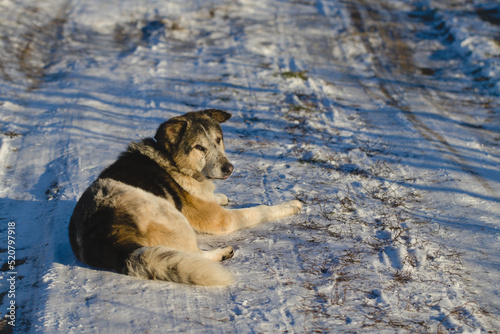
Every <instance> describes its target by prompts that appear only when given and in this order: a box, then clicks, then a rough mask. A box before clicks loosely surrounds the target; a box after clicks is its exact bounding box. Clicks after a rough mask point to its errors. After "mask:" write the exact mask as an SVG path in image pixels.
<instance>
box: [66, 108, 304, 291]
mask: <svg viewBox="0 0 500 334" xmlns="http://www.w3.org/2000/svg"><path fill="white" fill-rule="evenodd" d="M230 117H231V114H229V113H227V112H225V111H223V110H218V109H207V110H202V111H195V112H189V113H187V114H184V115H182V116H178V117H174V118H171V119H170V120H168V121H166V122H164V123H162V124H161V125H160V127H159V128H158V130H157V132H156V135H155V136H154V138H147V139H144V140H142V141H140V142H132V143H131V144H130V145H129V146H128V149H127V150H126V151H125V152H123V153H122V154H121V155H120V156H119V158H118V159H117V161H116V162H115V163H113V164H112V165H111V166H109V167H107V168H106V169H105V170H104V171H103V172H102V173H101V174H100V175H99V177H98V178H97V179H96V180H95V181H94V182H93V183H92V184H91V185H90V186H89V188H88V189H87V190H86V191H85V192H84V193H83V194H82V196H81V198H80V199H79V201H78V203H77V204H76V206H75V209H74V211H73V214H72V216H71V219H70V223H69V239H70V243H71V248H72V250H73V252H74V254H75V256H76V257H77V259H78V260H79V261H81V262H83V263H85V264H88V265H90V266H92V267H98V268H103V269H109V270H115V271H117V272H120V273H123V274H128V275H131V276H135V277H139V278H144V279H153V280H164V281H171V282H178V283H186V284H193V285H203V286H211V285H228V284H231V283H232V282H233V275H232V274H231V273H230V272H229V271H228V270H227V269H226V268H224V267H223V266H222V265H221V264H220V263H218V262H220V261H223V260H226V259H229V258H231V257H233V255H234V251H233V248H232V247H225V248H218V249H214V250H210V251H202V250H200V249H199V248H198V245H197V242H196V232H197V233H207V234H212V235H227V234H229V233H231V232H234V231H237V230H240V229H243V228H247V227H251V226H254V225H257V224H260V223H263V222H268V221H273V220H277V219H279V218H284V217H289V216H292V215H294V214H296V213H297V212H299V211H300V209H301V208H302V204H301V202H300V201H298V200H293V201H289V202H285V203H282V204H279V205H274V206H267V205H259V206H256V207H251V208H244V209H232V210H230V209H226V208H224V207H223V206H225V205H227V204H228V199H227V197H226V196H225V195H223V194H215V193H214V190H215V185H214V183H213V180H224V179H227V178H228V177H229V176H230V175H231V174H232V172H233V170H234V167H233V165H232V164H231V162H230V161H229V159H228V158H227V157H226V154H225V149H224V140H223V139H224V138H223V134H222V129H221V126H220V123H223V122H225V121H227V120H228V119H229V118H230Z"/></svg>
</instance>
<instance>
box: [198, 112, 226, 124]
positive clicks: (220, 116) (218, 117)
mask: <svg viewBox="0 0 500 334" xmlns="http://www.w3.org/2000/svg"><path fill="white" fill-rule="evenodd" d="M201 113H202V114H205V115H208V117H210V118H212V119H213V120H215V121H217V122H219V123H224V122H225V121H227V120H228V119H230V118H231V114H230V113H228V112H226V111H224V110H219V109H206V110H202V111H201Z"/></svg>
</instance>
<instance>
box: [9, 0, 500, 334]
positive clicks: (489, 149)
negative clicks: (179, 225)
mask: <svg viewBox="0 0 500 334" xmlns="http://www.w3.org/2000/svg"><path fill="white" fill-rule="evenodd" d="M499 33H500V9H499V8H498V3H497V2H496V1H495V0H489V1H486V0H420V1H411V0H352V1H341V0H317V1H312V0H295V1H283V0H259V1H253V0H234V1H231V0H221V1H216V0H210V1H203V0H169V1H153V0H151V1H147V0H141V1H132V0H114V1H100V0H99V1H98V0H87V1H74V0H73V1H72V0H68V1H64V0H49V1H30V0H17V1H13V0H4V1H1V2H0V36H1V38H0V223H1V225H0V251H1V253H2V258H1V259H2V263H3V266H2V274H1V277H0V297H1V298H0V301H1V302H2V308H1V311H0V314H2V315H4V314H6V315H9V312H10V311H9V310H8V309H7V307H9V305H11V303H13V302H14V303H15V306H16V309H15V319H12V318H9V317H8V318H5V321H4V322H2V323H0V329H1V332H2V333H9V332H11V331H12V329H14V332H19V333H28V332H29V333H31V332H41V333H95V332H100V333H166V332H170V333H180V332H190V333H271V332H278V333H284V332H292V333H302V332H308V333H311V332H332V333H344V332H348V333H352V332H360V333H369V332H370V333H371V332H383V333H392V332H403V333H404V332H412V333H427V332H437V333H471V332H474V333H498V331H499V330H498V328H500V283H499V282H500V230H499V225H500V171H499V170H500V168H499V166H500V148H499V142H500V114H499V112H500V100H499V95H500V40H499V39H498V38H499ZM207 107H216V108H221V109H225V110H228V111H230V112H231V113H232V114H233V118H232V119H231V120H230V121H229V122H227V123H225V124H224V126H223V129H224V131H225V138H226V148H227V151H228V156H229V157H230V158H231V160H232V162H233V163H234V165H235V166H236V171H235V173H234V174H233V176H232V177H231V178H230V179H228V180H227V181H224V182H219V184H218V187H219V190H220V191H221V192H223V193H225V194H227V195H228V197H229V198H230V199H231V203H230V204H231V205H232V206H236V207H238V206H244V205H249V204H259V203H265V204H277V203H279V202H281V201H284V200H290V199H293V198H298V199H300V200H302V201H303V202H304V203H305V209H304V210H303V211H302V212H301V214H299V215H298V216H295V217H293V218H291V219H287V220H285V221H281V222H276V223H270V224H265V225H261V226H258V227H256V228H252V229H248V230H244V231H240V232H238V233H235V234H233V235H232V236H230V237H224V238H223V237H210V236H200V243H201V244H202V245H203V247H204V248H206V249H209V248H210V247H215V246H221V245H231V246H233V247H235V248H236V249H237V251H236V255H235V257H234V258H233V259H231V260H229V261H227V262H226V263H225V265H226V266H227V267H228V268H229V269H230V270H231V271H232V272H234V273H235V276H236V277H237V283H236V284H234V285H233V286H230V287H229V288H200V287H192V286H185V285H179V284H171V283H164V282H151V281H144V280H139V279H133V278H130V277H127V276H123V275H120V274H117V273H113V272H107V271H102V270H96V269H93V268H89V267H87V266H84V265H82V264H81V263H79V262H77V261H76V259H75V257H74V256H73V254H72V252H71V249H70V246H69V241H68V238H67V226H68V220H69V217H70V215H71V213H72V210H73V207H74V205H75V203H76V201H77V200H78V198H79V196H80V195H81V193H82V192H83V191H84V190H85V188H86V187H87V186H88V185H89V184H90V182H91V181H92V180H93V179H94V178H95V177H96V176H97V175H98V174H99V172H100V171H101V170H102V169H103V168H104V167H106V166H107V165H108V164H110V163H111V162H112V161H113V160H114V159H115V158H116V156H117V155H118V154H119V153H120V152H121V151H122V150H123V149H124V148H125V147H126V145H127V143H128V142H129V141H131V140H138V139H140V138H143V137H148V136H152V135H153V134H154V133H155V130H156V127H157V126H158V125H159V124H160V123H161V122H162V121H164V120H165V119H168V118H170V117H172V116H175V115H179V114H182V113H184V112H187V111H193V110H198V109H202V108H207ZM9 231H10V232H9ZM9 233H10V245H9ZM13 233H15V234H13ZM9 246H10V248H9ZM9 255H13V256H15V265H14V264H13V263H11V265H12V267H11V266H10V265H9V262H8V261H9V260H12V258H8V256H9ZM10 278H13V280H11V281H9V280H8V279H10ZM10 282H15V284H14V285H11V284H10ZM14 294H15V296H14ZM11 313H12V315H14V314H13V313H14V312H11ZM8 322H11V324H15V327H12V326H11V325H9V323H8Z"/></svg>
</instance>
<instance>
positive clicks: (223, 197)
mask: <svg viewBox="0 0 500 334" xmlns="http://www.w3.org/2000/svg"><path fill="white" fill-rule="evenodd" d="M215 198H216V199H217V203H219V205H228V203H229V199H228V198H227V196H226V195H224V194H215Z"/></svg>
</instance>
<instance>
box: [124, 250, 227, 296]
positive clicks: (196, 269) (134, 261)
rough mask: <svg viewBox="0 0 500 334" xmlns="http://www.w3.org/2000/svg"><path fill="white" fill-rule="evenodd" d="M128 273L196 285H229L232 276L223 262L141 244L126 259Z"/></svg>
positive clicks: (126, 272) (126, 271)
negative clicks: (141, 245)
mask: <svg viewBox="0 0 500 334" xmlns="http://www.w3.org/2000/svg"><path fill="white" fill-rule="evenodd" d="M124 271H125V274H128V275H131V276H135V277H139V278H145V279H156V280H163V281H171V282H177V283H186V284H194V285H204V286H211V285H229V284H231V283H232V282H233V275H232V274H231V273H230V272H229V271H227V270H226V269H225V268H224V267H223V266H222V265H221V264H220V263H218V262H214V261H211V260H209V259H208V258H205V257H203V256H201V255H198V254H193V253H188V252H183V251H179V250H175V249H172V248H169V247H163V246H157V247H141V248H138V249H136V250H135V251H134V252H133V253H131V254H130V256H129V257H128V258H127V259H126V260H125V268H124Z"/></svg>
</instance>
